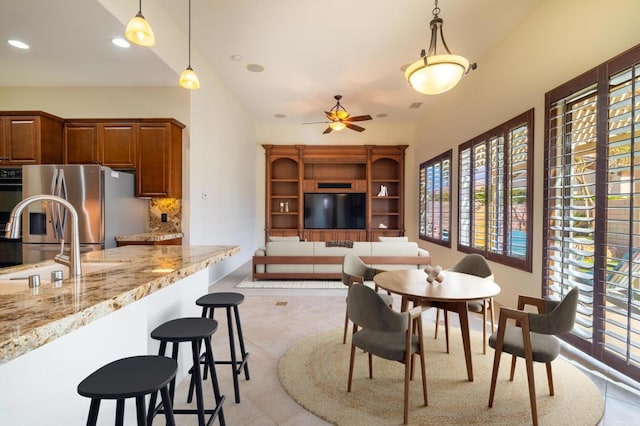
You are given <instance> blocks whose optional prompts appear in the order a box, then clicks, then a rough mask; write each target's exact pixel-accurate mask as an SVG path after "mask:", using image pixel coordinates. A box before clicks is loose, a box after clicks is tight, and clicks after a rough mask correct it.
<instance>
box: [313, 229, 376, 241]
mask: <svg viewBox="0 0 640 426" xmlns="http://www.w3.org/2000/svg"><path fill="white" fill-rule="evenodd" d="M302 235H303V237H304V238H303V239H304V240H305V241H367V231H365V230H364V229H362V230H355V229H317V230H308V229H305V230H304V231H303V232H302Z"/></svg>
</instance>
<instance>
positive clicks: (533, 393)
mask: <svg viewBox="0 0 640 426" xmlns="http://www.w3.org/2000/svg"><path fill="white" fill-rule="evenodd" d="M525 352H526V351H525ZM526 355H528V356H527V357H526V358H525V360H526V364H527V381H528V382H529V401H530V402H531V417H532V420H533V426H538V408H537V406H536V384H535V382H534V377H533V355H532V354H531V352H529V353H528V354H526Z"/></svg>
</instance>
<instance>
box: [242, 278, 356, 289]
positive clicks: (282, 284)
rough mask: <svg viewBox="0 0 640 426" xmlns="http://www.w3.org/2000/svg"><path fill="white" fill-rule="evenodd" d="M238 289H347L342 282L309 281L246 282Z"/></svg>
mask: <svg viewBox="0 0 640 426" xmlns="http://www.w3.org/2000/svg"><path fill="white" fill-rule="evenodd" d="M236 287H238V288H295V289H305V288H308V289H318V288H327V289H341V290H346V289H347V287H346V286H345V285H344V284H342V281H311V280H309V281H307V280H300V281H296V280H283V281H276V280H257V281H250V280H244V281H242V282H241V283H240V284H238V285H236Z"/></svg>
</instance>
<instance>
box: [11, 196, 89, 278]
mask: <svg viewBox="0 0 640 426" xmlns="http://www.w3.org/2000/svg"><path fill="white" fill-rule="evenodd" d="M36 201H52V202H55V203H59V204H62V205H63V206H64V207H65V208H66V209H67V211H68V212H69V214H70V215H71V247H70V252H69V256H66V255H64V254H62V253H60V254H57V255H56V257H54V258H53V260H54V261H56V262H58V263H60V264H62V265H66V266H68V267H69V276H71V277H75V276H80V275H82V267H81V265H80V238H79V236H78V233H79V232H78V212H77V211H76V209H75V208H74V207H73V206H72V205H71V203H69V202H68V201H67V200H65V199H64V198H60V197H56V196H55V195H48V194H42V195H33V196H31V197H27V198H25V199H24V200H22V201H20V202H19V203H18V204H16V206H15V207H14V208H13V211H11V215H10V216H9V221H8V222H7V226H6V227H5V236H6V237H7V238H20V219H21V217H22V211H23V210H24V209H25V207H27V206H28V205H29V204H31V203H34V202H36ZM63 244H64V242H63Z"/></svg>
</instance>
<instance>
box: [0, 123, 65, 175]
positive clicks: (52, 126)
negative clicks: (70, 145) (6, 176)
mask: <svg viewBox="0 0 640 426" xmlns="http://www.w3.org/2000/svg"><path fill="white" fill-rule="evenodd" d="M0 121H1V122H2V123H1V124H0V131H1V135H0V164H11V165H22V164H54V163H61V162H62V160H63V157H62V123H63V121H62V119H61V118H59V117H56V116H53V115H50V114H47V113H44V112H41V111H24V112H21V111H7V112H0Z"/></svg>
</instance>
